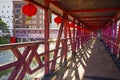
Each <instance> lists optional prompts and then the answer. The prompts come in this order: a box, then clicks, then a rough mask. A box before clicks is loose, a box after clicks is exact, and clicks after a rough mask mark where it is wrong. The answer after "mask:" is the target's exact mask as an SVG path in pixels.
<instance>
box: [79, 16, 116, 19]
mask: <svg viewBox="0 0 120 80" xmlns="http://www.w3.org/2000/svg"><path fill="white" fill-rule="evenodd" d="M113 17H114V16H82V17H78V18H80V19H81V18H113Z"/></svg>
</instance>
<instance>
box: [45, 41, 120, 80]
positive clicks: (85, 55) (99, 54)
mask: <svg viewBox="0 0 120 80" xmlns="http://www.w3.org/2000/svg"><path fill="white" fill-rule="evenodd" d="M47 80H48V79H47ZM49 80H120V71H119V70H118V68H117V67H116V66H115V64H114V62H113V61H112V59H111V58H110V56H109V55H108V54H107V51H106V49H105V47H104V45H103V44H102V43H101V42H100V41H99V40H98V39H94V40H91V41H89V42H88V43H87V44H86V45H84V46H83V47H82V48H81V49H80V50H78V52H77V54H76V56H74V57H73V58H72V59H70V60H69V61H68V62H67V63H66V64H64V65H62V66H61V67H60V68H59V69H58V70H57V71H56V72H55V73H54V74H53V75H52V76H51V77H50V78H49Z"/></svg>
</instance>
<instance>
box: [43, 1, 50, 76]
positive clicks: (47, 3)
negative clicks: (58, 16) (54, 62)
mask: <svg viewBox="0 0 120 80" xmlns="http://www.w3.org/2000/svg"><path fill="white" fill-rule="evenodd" d="M44 3H45V6H46V7H47V8H46V9H45V14H44V16H45V21H44V28H45V32H44V33H45V34H44V37H45V41H48V39H49V20H48V17H50V16H49V12H48V11H49V0H44ZM48 52H49V43H48V42H46V43H45V75H47V74H48V73H49V53H48Z"/></svg>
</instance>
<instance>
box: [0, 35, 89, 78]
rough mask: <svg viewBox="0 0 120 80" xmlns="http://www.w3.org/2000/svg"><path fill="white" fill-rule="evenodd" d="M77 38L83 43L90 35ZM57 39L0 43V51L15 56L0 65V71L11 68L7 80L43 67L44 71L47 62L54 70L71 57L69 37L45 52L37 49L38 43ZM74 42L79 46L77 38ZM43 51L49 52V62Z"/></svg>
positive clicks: (42, 43) (50, 42) (21, 76)
mask: <svg viewBox="0 0 120 80" xmlns="http://www.w3.org/2000/svg"><path fill="white" fill-rule="evenodd" d="M78 38H79V40H83V39H85V40H84V42H83V44H84V43H86V42H88V40H89V39H90V35H89V36H83V37H77V39H78ZM80 38H81V39H80ZM72 40H73V38H72ZM57 41H58V40H49V41H36V42H25V43H14V44H6V45H1V46H0V51H4V50H11V51H12V53H13V54H14V56H15V57H16V60H15V61H14V62H11V63H7V64H4V65H0V71H4V70H7V69H10V68H12V70H11V72H10V73H9V77H8V80H23V78H24V77H25V75H26V74H33V73H35V72H37V71H38V70H40V69H43V71H45V69H44V68H45V67H46V65H47V64H49V72H50V70H53V69H54V70H56V68H57V67H58V66H60V65H61V64H62V63H64V61H66V60H68V59H69V58H71V57H72V52H70V51H72V45H71V42H70V38H66V39H60V40H59V42H60V43H59V44H60V45H59V46H58V47H56V46H55V45H53V46H54V47H53V48H52V49H50V50H49V51H48V52H45V50H44V51H43V52H41V51H39V50H38V49H39V48H40V45H45V43H49V44H51V45H52V43H53V44H56V42H57ZM72 43H73V42H72ZM76 44H77V45H78V44H79V45H78V46H80V43H79V41H78V40H76ZM78 46H76V47H78ZM20 48H23V51H20V50H19V49H20ZM41 48H42V49H43V48H44V47H42V46H41ZM55 52H57V54H55ZM45 53H47V54H49V62H46V60H45V59H46V57H47V56H46V54H45ZM33 58H34V59H35V60H36V63H37V64H38V65H37V66H36V67H35V68H34V69H32V68H31V67H30V65H31V63H32V60H33ZM58 59H59V60H58ZM56 61H57V62H56ZM39 74H41V73H39Z"/></svg>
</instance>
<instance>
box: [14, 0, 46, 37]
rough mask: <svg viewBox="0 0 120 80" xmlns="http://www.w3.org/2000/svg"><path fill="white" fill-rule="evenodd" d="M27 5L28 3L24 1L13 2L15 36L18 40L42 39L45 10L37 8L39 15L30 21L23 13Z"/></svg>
mask: <svg viewBox="0 0 120 80" xmlns="http://www.w3.org/2000/svg"><path fill="white" fill-rule="evenodd" d="M25 4H27V3H26V2H24V1H13V15H14V20H13V21H14V24H13V25H14V32H15V33H14V35H15V37H16V38H27V39H28V38H40V37H39V35H40V34H41V31H40V30H41V29H43V27H44V25H43V24H44V23H43V17H44V16H43V15H44V10H42V9H40V8H38V7H37V6H36V7H37V14H36V15H34V16H32V17H31V18H30V19H28V16H26V15H25V14H23V13H22V7H23V6H24V5H25ZM32 35H33V36H32Z"/></svg>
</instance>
